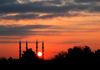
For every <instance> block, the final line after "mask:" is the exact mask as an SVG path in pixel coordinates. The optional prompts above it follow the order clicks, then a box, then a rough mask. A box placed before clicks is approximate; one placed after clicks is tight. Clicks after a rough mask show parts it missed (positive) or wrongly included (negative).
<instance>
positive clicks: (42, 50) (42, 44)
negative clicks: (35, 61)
mask: <svg viewBox="0 0 100 70" xmlns="http://www.w3.org/2000/svg"><path fill="white" fill-rule="evenodd" d="M28 50H29V49H28V42H27V41H26V51H28ZM21 51H22V50H21V40H20V41H19V58H21V56H22V54H21ZM35 54H36V55H37V56H38V41H37V40H36V53H35ZM42 59H43V60H44V41H42Z"/></svg>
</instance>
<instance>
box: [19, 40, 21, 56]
mask: <svg viewBox="0 0 100 70" xmlns="http://www.w3.org/2000/svg"><path fill="white" fill-rule="evenodd" d="M19 58H21V41H19Z"/></svg>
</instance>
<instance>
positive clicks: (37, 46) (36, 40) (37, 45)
mask: <svg viewBox="0 0 100 70" xmlns="http://www.w3.org/2000/svg"><path fill="white" fill-rule="evenodd" d="M37 54H38V41H37V40H36V55H37Z"/></svg>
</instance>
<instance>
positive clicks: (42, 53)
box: [42, 41, 44, 60]
mask: <svg viewBox="0 0 100 70" xmlns="http://www.w3.org/2000/svg"><path fill="white" fill-rule="evenodd" d="M42 59H43V60H44V41H42Z"/></svg>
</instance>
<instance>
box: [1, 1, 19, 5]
mask: <svg viewBox="0 0 100 70" xmlns="http://www.w3.org/2000/svg"><path fill="white" fill-rule="evenodd" d="M12 3H18V2H17V0H0V5H7V4H12Z"/></svg>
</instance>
